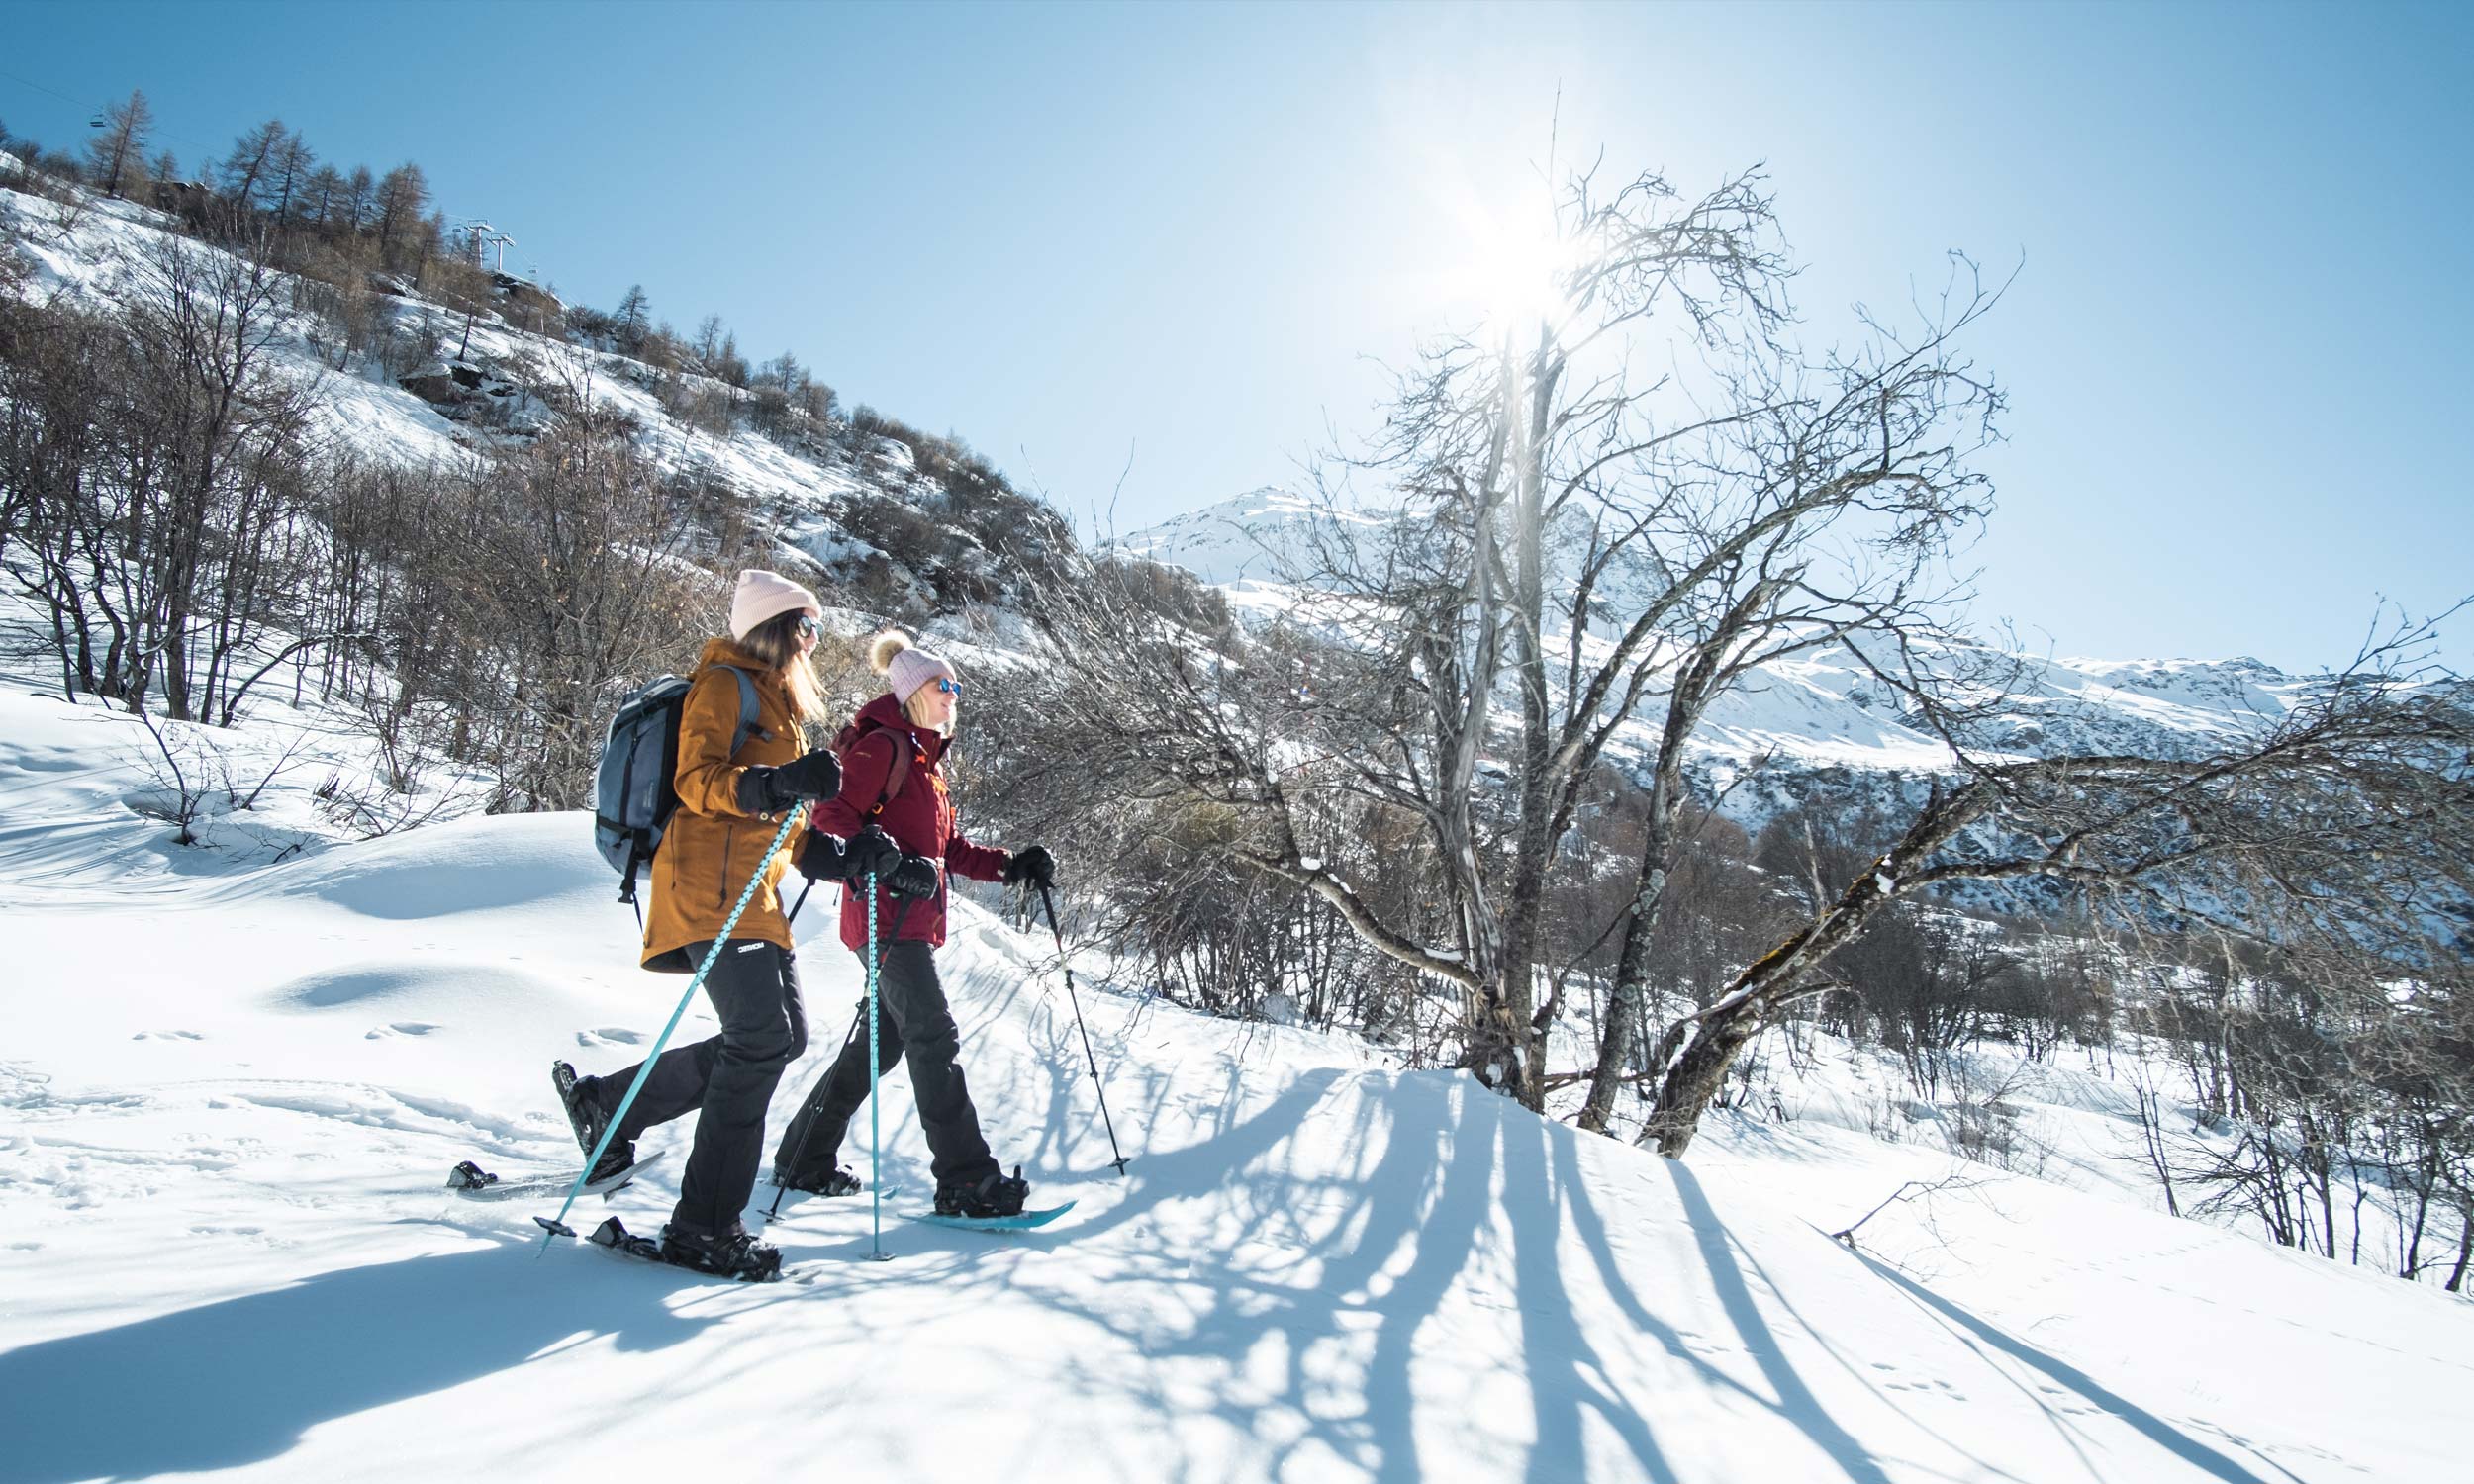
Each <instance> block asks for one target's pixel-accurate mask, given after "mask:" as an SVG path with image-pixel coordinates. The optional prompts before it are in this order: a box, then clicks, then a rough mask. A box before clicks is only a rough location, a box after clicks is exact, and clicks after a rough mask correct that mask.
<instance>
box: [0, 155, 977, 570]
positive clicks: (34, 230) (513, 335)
mask: <svg viewBox="0 0 2474 1484" xmlns="http://www.w3.org/2000/svg"><path fill="white" fill-rule="evenodd" d="M174 226H175V224H174V223H173V222H172V221H171V219H169V218H167V217H165V216H163V215H162V214H161V213H158V212H154V211H151V210H149V209H146V208H143V207H141V206H138V205H135V204H133V203H130V202H126V201H116V200H103V199H92V200H90V201H89V202H88V204H87V205H85V206H84V207H83V208H82V209H80V210H77V211H73V212H72V211H65V210H63V209H62V208H61V207H60V206H59V205H58V204H57V203H54V202H51V201H48V200H45V199H42V198H40V197H36V196H30V195H26V194H23V193H21V192H17V191H11V190H6V189H0V228H4V229H6V232H4V233H0V237H14V238H15V239H16V241H17V244H18V247H19V250H20V251H21V252H22V253H23V255H24V257H25V258H26V260H27V261H28V263H29V264H30V265H31V266H32V269H33V272H32V275H31V277H30V279H29V281H28V283H27V285H26V287H25V291H24V292H25V293H26V294H27V295H28V297H30V298H34V299H38V300H56V301H58V302H61V303H64V304H70V305H76V306H79V307H82V308H86V309H90V310H103V311H110V310H112V309H114V308H115V307H117V306H118V305H120V304H122V303H125V302H127V301H128V300H129V299H130V298H131V297H132V296H133V295H135V294H139V293H142V292H144V290H143V281H144V279H145V278H146V276H147V268H146V263H147V260H148V259H149V258H150V257H152V256H153V255H155V254H158V253H160V252H162V251H164V250H166V249H167V248H168V249H169V250H173V251H177V252H180V253H183V254H187V255H189V256H191V257H192V258H194V259H197V260H199V261H201V262H222V261H225V260H226V255H225V254H224V253H223V251H222V249H220V248H217V247H215V246H212V245H209V244H207V243H205V242H202V241H199V240H197V239H195V238H192V237H187V236H183V235H181V234H179V233H178V232H176V231H174V230H173V228H174ZM371 282H372V286H373V292H374V293H375V297H376V300H377V303H378V305H379V307H380V309H381V311H382V323H383V325H385V327H386V328H385V332H388V333H394V334H397V335H400V336H401V337H403V338H404V339H405V340H407V341H408V342H411V343H421V344H436V345H438V346H439V347H440V349H439V350H438V352H437V354H438V356H439V357H440V358H439V359H433V360H431V361H429V362H428V364H426V365H421V366H417V367H415V368H414V369H413V370H411V371H409V372H406V373H405V374H404V375H403V376H401V377H396V376H390V375H389V374H388V372H387V371H386V370H385V369H384V368H383V367H382V366H381V365H380V364H379V363H378V361H377V360H376V359H374V358H373V357H372V356H371V355H369V354H368V353H366V352H363V353H359V354H355V355H351V356H345V355H342V354H340V353H339V352H338V350H337V347H336V345H335V344H334V343H333V340H334V335H333V330H332V328H331V327H330V326H327V325H324V324H322V322H321V321H320V320H319V319H318V317H317V316H315V315H314V314H312V313H310V312H308V311H306V310H302V309H298V308H292V309H288V310H284V311H282V312H280V313H279V314H278V316H277V317H276V322H275V325H274V332H273V334H272V336H271V338H270V340H269V343H268V345H267V351H268V364H270V365H271V366H272V367H273V368H274V369H275V370H276V371H277V372H278V373H279V374H281V375H283V376H286V377H288V378H290V379H292V380H293V381H294V382H296V383H298V384H300V385H302V386H305V387H308V388H310V389H311V390H312V393H313V395H312V398H311V412H312V417H313V419H314V422H315V425H316V430H317V436H318V440H319V441H321V442H323V443H324V444H325V445H326V446H328V447H329V448H331V449H333V450H334V451H336V452H347V453H350V454H352V455H354V456H356V457H358V458H360V459H363V460H366V461H370V462H374V463H380V464H387V465H395V466H404V467H416V468H417V467H422V466H428V465H439V464H450V463H453V462H454V461H457V460H460V459H465V458H469V457H472V456H473V455H474V454H475V453H476V452H477V451H479V450H484V449H487V448H489V447H491V446H492V445H494V444H498V443H503V442H506V441H509V440H512V439H515V438H521V437H523V436H525V435H526V434H527V433H528V432H529V431H530V430H532V429H534V428H537V427H538V426H539V425H541V423H542V422H544V421H545V420H546V419H547V418H548V417H549V416H550V414H549V413H548V411H547V410H546V407H545V405H544V402H543V400H542V399H543V398H544V397H545V396H558V397H565V398H574V399H578V400H581V401H585V402H589V403H590V404H592V405H593V406H595V407H596V408H598V409H599V410H601V411H602V412H604V413H605V414H609V415H614V419H615V420H618V421H622V422H623V423H624V424H625V425H627V426H629V427H631V428H632V429H633V433H632V436H633V441H634V442H635V444H636V446H637V448H638V449H639V450H640V451H641V452H642V453H643V454H645V455H646V456H647V457H648V458H650V459H651V460H652V461H653V462H654V463H655V464H656V465H657V466H658V467H660V468H661V469H663V470H665V471H667V472H669V473H671V474H674V475H677V476H680V477H682V478H687V479H693V480H696V481H699V482H701V483H704V484H707V485H709V486H713V487H715V488H719V489H724V490H728V491H732V492H735V493H736V494H737V495H738V496H739V497H740V498H742V499H744V500H745V501H747V502H749V503H750V504H751V505H752V506H753V507H755V508H756V509H757V510H759V511H760V512H761V513H762V514H763V516H764V517H765V519H766V521H767V522H768V523H770V524H771V526H772V527H773V528H774V529H775V530H776V531H777V532H778V533H779V535H780V538H781V540H782V542H783V545H784V548H785V549H784V550H783V551H782V552H781V553H780V554H779V559H780V560H783V561H786V562H792V563H795V562H796V561H797V560H798V558H799V557H800V556H803V555H804V556H805V557H807V558H808V559H810V560H812V561H814V562H816V563H817V564H819V565H820V566H822V567H824V568H826V569H828V570H830V571H832V572H833V573H835V574H836V575H837V576H840V577H843V578H849V577H852V576H854V575H856V574H858V573H860V572H862V571H864V570H866V569H867V568H868V567H869V566H870V564H871V562H872V561H873V562H876V563H878V564H881V570H885V571H890V577H889V578H888V579H886V580H884V581H882V582H880V584H879V588H880V591H881V592H883V593H885V594H887V595H889V600H890V602H889V605H894V606H899V605H900V604H901V603H902V602H904V600H906V599H912V598H915V599H917V600H918V601H919V602H920V603H922V604H924V605H925V606H928V607H933V608H943V607H949V606H951V603H949V602H946V601H944V600H943V598H942V596H941V595H942V591H943V590H944V589H947V588H949V587H965V588H971V589H973V590H975V591H976V590H984V589H987V588H989V587H992V586H997V585H999V584H997V583H996V582H994V580H993V573H992V569H993V567H994V565H995V563H994V559H993V558H992V556H991V555H990V553H989V552H987V550H986V549H985V544H984V543H983V542H981V541H980V540H979V539H978V538H977V537H976V536H975V535H974V534H973V533H972V532H971V531H970V530H969V529H968V528H967V523H966V522H963V521H958V520H955V519H952V518H951V512H950V511H948V512H947V518H946V519H945V520H944V521H943V526H944V529H943V530H941V531H940V532H939V535H940V538H941V541H942V543H943V544H942V548H941V549H928V550H904V551H896V552H887V551H885V550H883V549H881V548H880V547H879V546H878V545H876V544H873V543H872V542H871V541H869V540H868V539H866V538H865V537H863V536H861V535H860V534H858V533H857V532H858V531H859V530H860V529H862V528H875V527H878V526H883V525H886V524H887V523H888V521H887V520H885V519H882V518H880V519H875V520H871V519H869V518H866V510H867V508H872V507H883V506H888V505H890V506H897V507H909V508H916V507H920V506H934V505H938V504H939V503H941V502H943V501H944V498H945V491H944V490H943V488H942V487H941V486H940V485H939V484H938V482H937V481H936V480H934V479H931V478H929V477H927V476H925V475H923V474H921V473H920V472H919V471H918V469H917V468H916V467H915V465H914V462H913V457H912V452H911V449H910V448H909V447H907V446H906V445H904V444H903V443H901V442H899V441H897V440H895V439H892V438H883V437H876V438H868V437H860V436H857V435H855V434H853V435H849V436H847V437H844V438H842V439H841V440H839V441H828V440H825V439H822V438H809V439H805V440H802V441H801V442H800V443H799V446H798V447H796V448H793V447H789V446H785V444H784V443H782V442H779V441H776V440H775V439H772V438H768V437H765V436H763V435H761V434H759V433H757V432H755V431H753V430H751V429H750V428H749V427H748V426H746V425H743V424H738V423H734V424H733V426H732V430H731V431H729V432H728V433H726V434H717V433H715V432H714V431H711V430H708V429H707V428H704V427H700V426H697V425H694V424H693V423H691V422H688V421H683V420H681V419H679V418H676V417H672V416H670V414H669V412H668V411H667V410H666V408H665V405H664V403H663V401H662V399H661V398H660V397H659V396H656V395H655V389H656V387H658V386H659V385H660V384H661V381H662V373H660V372H658V371H656V369H655V368H653V367H651V366H648V365H646V364H644V363H642V362H640V361H636V360H633V359H630V358H628V357H626V356H624V355H620V354H617V353H615V352H612V351H608V350H599V349H594V348H590V347H587V346H583V345H578V344H575V343H572V342H570V341H568V340H565V339H562V338H554V337H550V336H546V335H541V334H535V333H531V332H529V331H527V330H524V329H522V328H519V327H517V326H516V325H513V324H511V323H510V322H509V321H508V320H506V319H504V318H502V317H498V316H494V315H491V314H487V313H484V314H481V315H479V316H477V317H475V318H474V319H472V321H471V322H470V323H469V324H468V323H467V321H466V318H465V316H464V315H463V314H461V313H459V312H456V311H451V310H448V309H445V308H443V307H441V306H439V305H437V304H433V303H430V302H428V301H427V300H425V299H422V298H420V297H418V296H416V295H414V294H412V293H411V292H410V291H409V290H408V289H406V288H405V286H404V285H403V284H401V283H400V282H399V281H397V280H394V279H391V278H387V277H385V276H383V275H377V276H373V278H372V280H371ZM282 298H283V302H285V303H287V304H291V303H295V302H296V301H297V300H298V299H299V298H300V296H297V295H292V294H290V293H288V292H287V293H286V294H285V295H284V296H282ZM347 362H348V365H347V364H345V363H347ZM338 365H344V369H337V367H338ZM687 380H688V381H689V382H691V383H701V384H702V385H703V387H704V389H705V390H706V391H708V392H709V393H711V394H712V395H713V396H714V397H715V398H728V397H730V396H732V395H737V396H740V397H744V395H745V394H743V393H741V394H732V393H730V392H729V391H728V389H726V388H723V387H721V386H720V385H719V384H718V383H713V382H706V381H704V380H703V379H702V378H696V377H688V378H687ZM459 385H460V387H461V388H462V390H459ZM414 387H422V388H428V389H433V393H434V395H433V397H432V398H425V397H423V396H420V395H416V393H415V391H414V390H411V389H412V388H414ZM845 431H847V430H845ZM892 523H893V524H895V525H897V526H899V525H902V524H904V523H905V522H904V516H899V515H898V516H895V517H892ZM949 566H950V567H955V568H958V569H961V570H960V571H959V572H958V573H956V574H952V575H950V576H949V575H948V574H947V573H945V572H943V571H942V570H940V569H943V568H945V567H949Z"/></svg>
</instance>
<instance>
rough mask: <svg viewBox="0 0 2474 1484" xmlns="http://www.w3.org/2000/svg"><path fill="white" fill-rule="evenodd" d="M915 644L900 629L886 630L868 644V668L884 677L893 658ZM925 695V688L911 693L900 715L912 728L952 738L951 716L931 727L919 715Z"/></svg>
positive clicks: (891, 665) (914, 641) (952, 725)
mask: <svg viewBox="0 0 2474 1484" xmlns="http://www.w3.org/2000/svg"><path fill="white" fill-rule="evenodd" d="M917 643H918V641H917V640H915V639H913V638H911V637H910V635H908V634H907V633H904V631H903V630H901V629H898V628H889V629H886V630H885V631H884V632H882V633H880V634H878V635H877V636H876V637H875V638H874V639H872V640H870V641H869V642H868V668H869V669H871V670H873V671H875V672H876V673H877V674H879V675H884V674H886V672H887V671H889V670H890V669H891V668H892V667H893V664H894V656H896V655H898V654H900V653H902V652H903V651H904V650H905V649H910V648H914V647H916V645H917ZM927 694H928V688H927V687H925V686H921V687H920V688H919V689H918V690H916V691H913V692H911V693H910V696H909V698H908V699H907V700H904V702H903V703H902V713H903V714H904V716H907V717H909V718H910V724H911V725H913V726H924V727H927V728H928V730H930V731H932V732H934V733H936V734H937V735H938V736H940V737H950V736H952V735H953V734H954V724H953V718H952V717H951V716H948V717H946V719H945V722H944V724H943V725H942V726H936V725H931V724H930V723H929V721H928V719H927V718H926V717H925V716H922V715H920V714H919V709H918V708H919V705H920V704H921V702H920V699H919V697H921V696H925V695H927Z"/></svg>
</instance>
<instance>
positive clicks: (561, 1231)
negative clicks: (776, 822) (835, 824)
mask: <svg viewBox="0 0 2474 1484" xmlns="http://www.w3.org/2000/svg"><path fill="white" fill-rule="evenodd" d="M806 817H807V810H805V809H793V810H792V811H791V813H790V816H789V817H788V818H786V819H784V820H783V821H782V828H781V829H780V830H778V831H776V832H775V833H774V836H773V844H772V845H771V846H769V847H767V849H766V850H765V853H764V858H763V859H762V860H760V861H759V862H757V864H756V873H755V875H753V876H751V877H749V878H748V879H747V887H746V889H745V890H743V891H741V892H739V899H738V905H736V906H734V907H732V908H731V909H730V915H729V917H728V919H727V920H725V921H724V922H723V923H722V924H721V931H720V932H718V933H715V934H714V939H713V947H712V948H711V949H709V950H707V951H706V954H705V962H704V963H702V964H700V965H698V966H697V968H696V976H695V977H694V978H692V979H689V980H688V981H687V993H685V994H682V995H680V996H679V1007H678V1008H677V1009H675V1010H673V1011H671V1012H670V1023H669V1024H668V1025H665V1026H663V1027H662V1028H661V1035H660V1036H658V1037H657V1038H655V1039H654V1041H653V1049H652V1050H651V1051H649V1052H647V1053H645V1054H644V1063H643V1065H642V1066H640V1067H636V1069H635V1080H634V1081H632V1082H629V1083H628V1084H627V1095H626V1096H624V1097H622V1098H620V1099H618V1111H617V1112H615V1113H613V1114H611V1115H610V1122H609V1123H607V1124H605V1125H603V1126H602V1137H601V1138H600V1139H598V1140H596V1141H595V1142H594V1145H593V1153H591V1154H589V1155H587V1156H585V1157H584V1168H583V1170H582V1171H581V1172H579V1173H578V1174H577V1175H576V1182H575V1183H574V1184H573V1185H570V1186H568V1187H567V1200H566V1203H565V1204H564V1205H561V1206H560V1207H559V1208H558V1218H557V1219H556V1220H555V1221H552V1220H549V1219H546V1218H544V1217H539V1216H536V1217H534V1218H532V1219H533V1220H534V1221H536V1222H539V1223H540V1224H541V1227H542V1232H541V1248H540V1251H539V1252H534V1253H533V1254H532V1255H533V1256H534V1257H535V1258H536V1259H537V1258H538V1257H539V1256H540V1255H541V1252H548V1251H549V1250H550V1238H552V1237H554V1236H563V1237H573V1236H574V1235H575V1233H574V1232H573V1231H571V1230H570V1229H569V1228H568V1226H567V1213H568V1211H569V1210H571V1209H573V1208H574V1206H575V1203H576V1197H577V1196H579V1195H582V1194H583V1193H584V1183H585V1181H587V1180H590V1179H591V1178H593V1171H594V1169H595V1168H596V1167H597V1166H599V1165H600V1164H601V1162H602V1152H603V1151H605V1150H607V1149H609V1148H610V1141H611V1139H612V1137H613V1136H614V1135H616V1134H617V1133H618V1125H619V1123H620V1122H622V1121H623V1120H624V1119H625V1118H626V1116H627V1108H628V1106H629V1105H630V1104H632V1103H633V1102H634V1101H635V1095H636V1094H637V1093H639V1092H641V1091H643V1090H644V1079H645V1078H647V1077H649V1076H651V1075H652V1074H653V1063H654V1062H655V1061H656V1060H657V1059H659V1057H660V1056H661V1049H662V1048H663V1047H665V1046H667V1045H669V1044H670V1033H671V1032H672V1031H675V1030H677V1029H678V1028H679V1019H680V1017H681V1016H683V1015H685V1014H687V1006H688V1001H690V1000H692V999H694V998H696V991H697V990H698V989H700V988H702V987H703V986H704V983H705V975H706V974H709V973H711V972H712V970H713V967H714V964H715V963H717V962H719V960H720V958H721V945H722V944H724V943H726V942H728V941H729V937H730V929H732V928H734V927H737V926H738V925H739V916H740V914H741V913H743V912H745V911H746V910H747V904H748V903H749V902H751V901H753V900H755V898H756V885H757V883H758V882H760V881H763V880H764V879H765V867H766V866H768V865H770V864H772V861H773V856H774V852H776V851H778V850H780V849H781V848H782V842H783V841H785V840H788V839H789V838H790V837H791V831H792V829H793V828H795V827H796V826H797V825H798V824H799V821H800V820H802V819H805V818H806Z"/></svg>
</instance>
